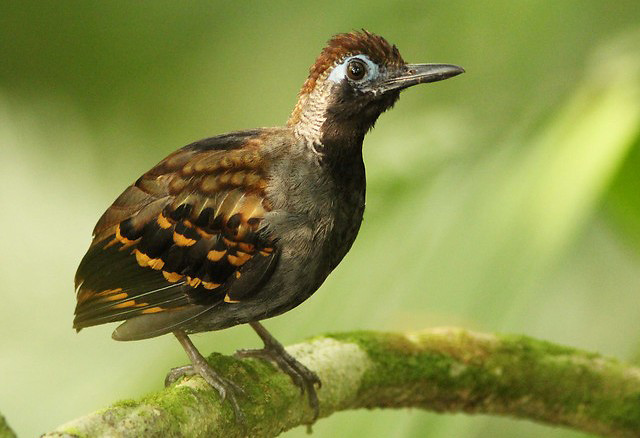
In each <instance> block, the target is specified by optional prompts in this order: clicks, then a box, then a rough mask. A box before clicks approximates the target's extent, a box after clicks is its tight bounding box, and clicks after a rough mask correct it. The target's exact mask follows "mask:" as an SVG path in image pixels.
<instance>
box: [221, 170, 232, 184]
mask: <svg viewBox="0 0 640 438" xmlns="http://www.w3.org/2000/svg"><path fill="white" fill-rule="evenodd" d="M230 179H231V174H230V173H229V172H225V173H223V174H222V175H220V176H219V177H218V182H219V183H220V184H228V183H229V180H230Z"/></svg>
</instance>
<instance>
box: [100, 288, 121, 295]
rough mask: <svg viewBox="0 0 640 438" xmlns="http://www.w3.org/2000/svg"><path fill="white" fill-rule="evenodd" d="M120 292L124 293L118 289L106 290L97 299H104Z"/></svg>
mask: <svg viewBox="0 0 640 438" xmlns="http://www.w3.org/2000/svg"><path fill="white" fill-rule="evenodd" d="M118 292H122V288H121V287H118V288H116V289H105V290H103V291H102V292H98V293H97V294H96V296H97V297H103V296H105V295H111V294H117V293H118Z"/></svg>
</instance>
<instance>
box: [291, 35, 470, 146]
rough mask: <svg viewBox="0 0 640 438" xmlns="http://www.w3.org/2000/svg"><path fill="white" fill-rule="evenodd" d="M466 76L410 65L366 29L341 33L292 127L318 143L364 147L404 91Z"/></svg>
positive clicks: (316, 67) (325, 53)
mask: <svg viewBox="0 0 640 438" xmlns="http://www.w3.org/2000/svg"><path fill="white" fill-rule="evenodd" d="M463 72H464V70H463V69H462V68H461V67H458V66H456V65H450V64H407V63H406V62H405V61H404V59H402V56H401V55H400V52H399V51H398V49H397V48H396V46H395V45H391V44H389V43H388V42H387V41H386V40H385V39H384V38H382V37H381V36H378V35H374V34H372V33H370V32H367V31H366V30H363V31H361V32H350V33H343V34H339V35H336V36H334V37H333V38H332V39H331V40H329V42H328V44H327V46H326V47H325V48H324V49H323V50H322V53H320V56H318V58H317V59H316V62H315V63H314V64H313V65H312V66H311V69H310V71H309V77H308V78H307V80H306V81H305V83H304V85H303V86H302V89H301V90H300V94H299V96H298V103H297V104H296V107H295V108H294V110H293V112H292V114H291V117H290V118H289V122H288V124H289V126H292V127H293V128H294V130H295V132H296V134H297V135H299V136H301V137H303V138H305V139H307V140H308V141H311V142H313V143H315V144H327V143H330V142H331V141H332V140H336V141H344V140H347V141H348V140H354V141H356V142H358V141H360V142H361V141H362V138H363V136H364V134H365V133H366V132H367V131H368V130H369V129H371V128H372V127H373V125H374V124H375V122H376V120H377V118H378V116H379V115H380V114H381V113H382V112H384V111H386V110H387V109H389V108H391V107H392V106H393V104H394V103H395V102H396V101H397V100H398V97H399V96H400V91H402V90H404V89H406V88H408V87H411V86H413V85H417V84H424V83H427V82H435V81H440V80H443V79H447V78H450V77H453V76H456V75H459V74H460V73H463Z"/></svg>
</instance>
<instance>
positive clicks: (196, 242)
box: [74, 131, 278, 330]
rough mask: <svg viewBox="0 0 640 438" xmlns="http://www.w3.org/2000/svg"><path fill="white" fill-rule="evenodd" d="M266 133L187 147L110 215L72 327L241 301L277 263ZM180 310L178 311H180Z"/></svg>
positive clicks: (97, 232)
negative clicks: (270, 232)
mask: <svg viewBox="0 0 640 438" xmlns="http://www.w3.org/2000/svg"><path fill="white" fill-rule="evenodd" d="M260 144H261V140H260V131H247V132H244V133H234V134H229V135H225V136H219V137H213V138H211V139H207V140H203V141H201V142H197V143H194V144H192V145H189V146H186V147H185V148H183V149H180V150H178V151H176V152H174V153H173V154H171V155H170V156H168V157H167V158H166V159H164V160H163V161H161V162H160V163H159V164H158V165H156V166H155V167H154V168H152V169H151V170H150V171H149V172H147V173H146V174H144V175H143V176H142V177H141V178H139V179H138V180H137V181H136V182H135V183H134V184H133V185H131V186H130V187H128V188H127V189H126V190H125V191H124V193H122V194H121V195H120V196H119V197H118V199H116V201H115V202H114V203H113V205H112V206H111V207H110V208H109V209H108V210H107V211H106V212H105V213H104V215H103V216H102V217H101V218H100V220H99V221H98V224H97V225H96V227H95V229H94V239H93V242H92V244H91V246H90V248H89V251H88V252H87V254H86V255H85V257H84V258H83V260H82V262H81V264H80V267H79V268H78V272H77V274H76V279H75V281H76V290H77V306H76V311H75V315H76V316H75V319H74V327H75V328H76V329H77V330H80V329H82V328H84V327H89V326H92V325H97V324H103V323H106V322H112V321H120V320H125V319H130V318H132V317H135V316H139V315H146V314H154V313H160V312H172V311H178V310H182V309H185V308H187V307H188V306H191V305H201V306H212V305H216V304H219V303H221V302H222V301H226V302H238V301H241V300H243V299H245V298H247V297H249V296H251V294H252V293H254V292H255V291H256V290H257V289H258V288H259V287H260V286H261V285H262V284H263V282H264V281H265V280H266V279H267V278H268V276H269V274H270V273H271V271H272V268H273V267H274V265H275V262H276V261H277V255H278V251H277V248H276V247H275V245H274V242H273V241H271V240H270V238H269V237H268V236H267V235H265V231H264V230H263V229H262V228H261V221H262V219H263V218H264V215H265V214H266V213H267V212H268V211H269V210H270V205H269V201H268V200H267V199H266V197H265V187H266V181H265V167H266V166H267V164H268V163H266V162H265V159H264V157H263V156H262V155H261V153H260ZM176 313H180V312H176Z"/></svg>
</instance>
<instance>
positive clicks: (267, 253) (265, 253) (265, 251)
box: [260, 248, 273, 257]
mask: <svg viewBox="0 0 640 438" xmlns="http://www.w3.org/2000/svg"><path fill="white" fill-rule="evenodd" d="M272 253H273V248H262V249H261V250H260V254H262V255H263V256H265V257H267V256H270V255H271V254H272Z"/></svg>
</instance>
